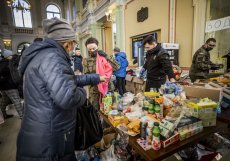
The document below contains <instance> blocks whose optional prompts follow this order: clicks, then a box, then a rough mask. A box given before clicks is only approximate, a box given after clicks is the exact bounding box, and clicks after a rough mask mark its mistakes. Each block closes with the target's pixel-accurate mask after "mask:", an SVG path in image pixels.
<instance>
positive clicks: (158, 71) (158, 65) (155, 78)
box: [143, 35, 175, 91]
mask: <svg viewBox="0 0 230 161" xmlns="http://www.w3.org/2000/svg"><path fill="white" fill-rule="evenodd" d="M143 46H144V48H145V50H146V51H147V54H146V62H145V64H144V66H143V68H144V70H147V82H146V88H145V91H150V88H155V89H156V90H158V89H159V88H160V87H161V85H162V84H164V83H165V82H166V79H167V78H168V79H169V80H170V81H172V82H175V79H174V78H175V76H174V73H173V69H172V64H171V62H170V60H169V54H168V52H167V51H166V50H165V49H163V48H162V47H161V46H160V44H158V43H157V41H156V39H155V38H154V37H153V36H151V35H149V36H147V37H146V38H145V39H144V40H143Z"/></svg>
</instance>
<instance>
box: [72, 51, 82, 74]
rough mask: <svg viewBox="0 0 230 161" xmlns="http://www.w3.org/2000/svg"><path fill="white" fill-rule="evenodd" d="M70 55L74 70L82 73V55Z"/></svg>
mask: <svg viewBox="0 0 230 161" xmlns="http://www.w3.org/2000/svg"><path fill="white" fill-rule="evenodd" d="M72 57H73V63H74V71H76V70H79V71H80V72H81V73H82V72H83V64H82V56H77V55H74V56H72Z"/></svg>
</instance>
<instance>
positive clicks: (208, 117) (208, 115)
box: [187, 102, 217, 127]
mask: <svg viewBox="0 0 230 161" xmlns="http://www.w3.org/2000/svg"><path fill="white" fill-rule="evenodd" d="M187 106H188V107H189V111H190V113H191V115H192V116H194V117H197V118H199V119H201V120H202V124H203V126H204V127H207V126H215V125H216V117H217V112H216V108H217V104H216V103H215V102H209V104H207V105H203V106H201V104H199V103H191V102H190V103H188V104H187Z"/></svg>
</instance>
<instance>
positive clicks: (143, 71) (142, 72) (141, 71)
mask: <svg viewBox="0 0 230 161" xmlns="http://www.w3.org/2000/svg"><path fill="white" fill-rule="evenodd" d="M144 73H145V68H142V69H141V70H140V78H142V77H143V76H144Z"/></svg>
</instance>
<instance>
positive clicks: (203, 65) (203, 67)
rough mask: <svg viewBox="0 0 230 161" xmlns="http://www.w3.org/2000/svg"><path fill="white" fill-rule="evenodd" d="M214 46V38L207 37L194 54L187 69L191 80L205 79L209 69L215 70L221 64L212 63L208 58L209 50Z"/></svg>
mask: <svg viewBox="0 0 230 161" xmlns="http://www.w3.org/2000/svg"><path fill="white" fill-rule="evenodd" d="M215 46H216V40H215V39H214V38H209V39H208V40H207V41H206V43H205V44H204V45H203V46H202V47H201V48H199V49H198V50H197V51H196V53H195V54H194V56H193V60H192V65H191V68H190V71H189V77H190V79H191V81H192V82H195V81H196V79H207V78H208V75H209V70H210V69H211V70H217V69H220V68H221V67H222V66H223V65H222V64H214V63H212V62H211V60H210V53H209V51H211V50H212V49H213V48H214V47H215Z"/></svg>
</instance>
